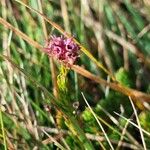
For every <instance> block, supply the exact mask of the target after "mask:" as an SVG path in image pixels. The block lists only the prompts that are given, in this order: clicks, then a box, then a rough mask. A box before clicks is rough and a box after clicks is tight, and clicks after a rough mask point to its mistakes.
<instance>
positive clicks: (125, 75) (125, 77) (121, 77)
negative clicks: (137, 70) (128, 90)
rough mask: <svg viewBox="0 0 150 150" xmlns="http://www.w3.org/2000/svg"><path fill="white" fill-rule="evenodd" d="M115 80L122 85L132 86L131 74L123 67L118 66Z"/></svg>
mask: <svg viewBox="0 0 150 150" xmlns="http://www.w3.org/2000/svg"><path fill="white" fill-rule="evenodd" d="M115 77H116V80H117V81H118V82H119V83H121V84H122V85H124V86H127V87H133V83H134V82H133V81H132V79H131V75H130V74H129V72H127V71H126V70H125V69H124V68H120V69H119V70H118V71H117V72H116V73H115Z"/></svg>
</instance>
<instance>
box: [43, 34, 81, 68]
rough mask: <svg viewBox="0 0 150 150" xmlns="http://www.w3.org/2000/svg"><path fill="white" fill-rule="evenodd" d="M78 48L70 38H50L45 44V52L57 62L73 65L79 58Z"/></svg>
mask: <svg viewBox="0 0 150 150" xmlns="http://www.w3.org/2000/svg"><path fill="white" fill-rule="evenodd" d="M79 49H80V47H79V46H78V45H77V44H76V43H75V42H74V41H73V39H72V38H64V37H63V36H61V37H59V36H58V37H57V36H51V38H50V39H49V41H47V42H46V45H45V48H44V50H45V52H46V53H47V54H48V55H49V56H51V57H54V58H56V59H58V60H59V61H61V62H63V63H65V64H68V65H73V64H74V63H75V61H76V59H77V58H78V57H79Z"/></svg>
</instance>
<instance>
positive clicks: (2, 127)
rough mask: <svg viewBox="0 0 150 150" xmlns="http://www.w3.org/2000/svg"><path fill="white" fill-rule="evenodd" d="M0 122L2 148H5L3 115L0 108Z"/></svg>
mask: <svg viewBox="0 0 150 150" xmlns="http://www.w3.org/2000/svg"><path fill="white" fill-rule="evenodd" d="M0 124H1V130H2V136H3V144H4V150H7V146H6V138H5V131H4V124H3V117H2V112H1V109H0Z"/></svg>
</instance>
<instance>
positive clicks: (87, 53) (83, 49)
mask: <svg viewBox="0 0 150 150" xmlns="http://www.w3.org/2000/svg"><path fill="white" fill-rule="evenodd" d="M15 1H17V2H18V3H20V4H21V5H23V6H25V7H27V8H28V9H30V10H32V11H34V12H35V13H37V14H38V15H40V16H42V17H43V18H44V19H45V20H46V21H47V22H48V23H49V24H51V25H52V26H53V27H54V28H55V29H57V30H58V31H59V32H60V33H62V34H63V35H64V36H66V37H68V38H72V39H73V40H74V42H75V43H77V44H78V45H79V46H80V48H81V50H82V51H83V53H85V54H86V55H87V56H88V57H89V58H90V59H91V60H92V61H93V62H94V63H95V64H96V65H97V66H98V67H100V68H101V69H102V70H103V71H104V72H105V73H106V74H108V75H109V76H110V77H111V78H112V79H113V80H114V81H115V77H114V76H113V75H112V74H111V72H109V71H108V70H107V69H106V68H105V67H104V66H103V64H102V63H100V62H99V61H98V60H96V58H95V57H94V56H93V55H92V54H91V53H90V52H89V50H87V49H86V48H85V47H84V46H82V45H81V44H80V43H79V42H78V41H77V40H76V39H75V38H73V37H72V36H71V35H70V34H68V33H66V32H65V31H64V30H63V29H62V28H61V27H60V26H59V25H58V24H56V23H55V22H53V21H51V20H50V19H49V18H47V17H46V16H45V15H43V14H42V13H40V12H38V11H37V10H35V9H33V8H31V7H29V6H28V5H26V4H25V3H23V2H21V1H19V0H15Z"/></svg>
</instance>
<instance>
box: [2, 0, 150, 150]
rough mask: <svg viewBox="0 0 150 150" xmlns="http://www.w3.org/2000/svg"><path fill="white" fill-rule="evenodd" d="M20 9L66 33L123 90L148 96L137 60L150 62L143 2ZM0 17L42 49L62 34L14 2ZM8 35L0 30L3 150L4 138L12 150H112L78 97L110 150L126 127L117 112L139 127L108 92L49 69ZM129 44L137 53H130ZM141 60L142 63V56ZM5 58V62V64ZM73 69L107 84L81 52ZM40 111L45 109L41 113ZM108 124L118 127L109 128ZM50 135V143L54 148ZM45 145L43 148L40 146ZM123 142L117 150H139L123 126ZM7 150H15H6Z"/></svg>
mask: <svg viewBox="0 0 150 150" xmlns="http://www.w3.org/2000/svg"><path fill="white" fill-rule="evenodd" d="M21 2H25V3H26V4H27V5H29V6H31V7H32V8H34V9H36V10H38V11H40V12H43V14H44V15H45V16H47V17H48V18H50V19H51V20H52V21H54V22H55V23H57V24H58V25H60V26H61V27H62V28H64V29H65V32H66V33H68V32H69V33H70V34H71V35H72V36H73V35H74V37H75V38H76V39H78V40H79V42H80V43H81V45H83V46H85V47H87V48H88V49H89V52H90V53H91V54H93V55H94V56H95V58H96V59H97V60H98V61H100V62H102V64H103V66H105V67H104V68H105V69H106V68H108V70H110V72H112V74H113V75H114V76H115V78H116V80H117V82H118V83H120V84H121V85H122V86H123V87H129V88H134V89H135V90H136V89H137V90H139V91H142V92H145V93H150V82H149V81H150V68H149V62H148V61H147V62H144V61H143V62H141V60H142V59H143V60H149V56H150V50H149V48H150V42H149V41H150V32H149V25H148V24H149V22H150V17H149V8H150V5H149V2H148V1H146V0H145V1H138V0H134V1H131V0H122V1H121V0H120V1H116V0H96V1H93V0H88V1H86V0H85V1H84V0H82V1H81V0H79V1H76V0H60V2H59V1H54V0H52V1H48V0H44V1H42V0H38V1H35V0H29V1H21ZM63 2H64V3H63ZM146 2H147V3H146ZM0 16H1V17H2V18H4V19H5V20H6V21H8V22H9V23H10V24H12V25H13V26H14V27H15V28H16V29H19V30H20V31H22V32H23V33H25V34H26V35H27V37H30V38H31V39H33V40H35V41H36V42H38V43H39V44H41V45H42V46H44V43H45V41H46V40H47V39H46V37H47V36H50V35H53V34H54V35H55V34H56V35H60V33H59V31H58V30H56V29H54V27H53V26H52V25H50V24H48V23H47V22H46V21H44V20H43V17H42V16H41V15H39V14H36V13H35V12H33V11H31V10H29V9H27V8H25V7H24V5H23V4H20V3H17V2H16V1H8V0H1V1H0ZM147 25H148V26H147ZM7 27H8V26H3V25H1V24H0V32H1V36H0V109H1V107H4V108H5V109H6V110H5V111H4V112H2V120H1V122H2V123H3V125H4V127H3V128H2V125H1V129H0V130H1V131H0V149H3V148H4V145H5V144H4V143H5V142H4V141H5V140H4V137H5V136H6V143H7V146H9V147H8V148H9V149H15V148H17V149H23V150H24V149H36V148H39V149H41V150H49V149H58V147H59V146H58V144H60V145H61V146H62V147H65V148H66V149H71V150H72V149H75V150H78V149H79V150H80V149H87V150H92V149H94V148H95V149H101V147H102V146H103V147H105V149H110V147H109V144H108V142H107V141H106V139H105V136H104V133H103V132H102V131H101V130H100V128H99V126H98V124H97V122H96V120H95V118H94V116H93V114H92V113H91V111H90V109H89V108H88V107H86V108H85V103H84V101H83V98H82V96H81V94H80V93H81V92H83V93H84V95H85V97H86V98H87V99H88V100H89V103H90V105H91V107H92V109H93V111H94V112H95V113H96V117H97V118H98V120H99V121H100V122H101V123H102V126H103V128H104V130H105V132H106V134H107V136H108V138H109V139H110V141H111V142H112V144H113V147H114V149H115V148H116V146H117V145H118V142H119V140H120V138H121V136H122V129H123V128H124V127H125V125H126V120H125V119H123V118H121V117H119V116H117V115H116V114H115V113H114V112H117V113H119V114H120V115H122V116H124V117H126V118H127V119H128V118H131V121H132V122H134V123H137V122H136V120H135V116H134V115H133V108H132V107H131V104H130V101H129V98H128V97H127V96H124V95H122V94H120V93H119V92H117V91H113V90H112V89H110V87H109V86H107V87H106V86H104V85H103V84H98V83H93V82H94V80H92V81H89V79H85V78H84V76H80V75H78V74H77V72H73V71H71V69H70V68H66V67H65V66H60V64H59V62H56V61H55V60H54V68H55V70H53V69H52V66H51V63H50V62H51V61H49V58H48V57H47V56H46V55H45V54H44V52H43V50H42V49H40V50H41V51H40V50H39V49H36V48H34V46H33V45H30V43H28V42H26V41H24V40H23V39H22V38H21V37H20V36H19V35H17V34H16V32H14V31H12V30H10V29H7ZM107 31H111V32H113V33H114V34H115V35H117V36H119V39H115V37H110V36H109V35H108V34H107ZM66 33H64V34H66ZM119 40H121V42H120V41H119ZM124 41H125V42H124ZM129 43H130V44H131V45H133V46H134V47H135V48H136V49H137V51H135V52H134V50H133V49H132V46H131V47H130V45H129ZM128 46H129V47H128ZM139 52H140V54H142V55H139ZM4 55H6V56H7V58H8V59H6V58H4V57H3V56H4ZM126 57H127V58H126ZM139 57H141V58H142V59H141V58H140V59H139ZM125 58H126V59H125ZM139 60H140V61H139ZM77 64H78V65H80V66H81V67H83V68H85V69H87V70H88V71H90V72H91V73H93V74H96V75H97V76H100V77H102V78H103V79H108V74H107V73H104V72H103V71H102V70H100V69H99V67H97V65H96V63H95V62H93V61H92V59H91V58H88V57H87V56H86V55H85V54H83V53H82V52H81V53H80V58H79V59H78V62H77ZM126 64H127V65H128V66H127V67H125V65H126ZM53 74H54V77H55V78H56V80H57V84H58V91H57V94H58V97H57V98H55V97H54V96H53V94H52V91H53V89H54V82H55V81H54V78H53ZM83 75H84V73H83ZM86 75H87V74H86ZM89 76H90V75H89ZM108 82H109V81H108ZM110 82H114V81H112V80H110ZM117 82H115V83H116V84H117ZM106 93H107V94H106ZM141 99H142V98H141ZM74 101H78V102H79V103H80V105H79V108H77V109H76V108H74V107H73V102H74ZM148 105H149V104H148ZM45 106H49V107H48V108H47V109H45ZM136 109H137V113H138V117H139V120H140V123H141V126H142V128H143V129H144V130H146V131H147V132H150V124H149V122H150V112H149V110H146V108H143V109H140V107H138V105H137V107H136ZM112 117H114V118H115V119H116V120H117V121H118V124H115V123H114V122H112V120H111V119H112ZM27 127H33V129H34V130H32V131H31V130H29V128H27ZM121 127H122V128H121ZM53 128H54V130H53ZM43 129H45V130H44V131H43ZM57 130H58V132H56V131H57ZM2 132H3V133H5V136H3V134H2ZM45 132H46V133H47V134H45ZM61 132H62V133H61ZM127 132H128V134H127ZM86 133H90V135H91V137H92V138H93V139H91V137H88V138H87V134H86ZM48 135H50V136H52V137H54V140H55V141H52V139H51V138H49V137H48ZM98 136H100V137H103V140H102V142H101V143H100V141H99V140H97V139H96V138H98ZM55 137H56V138H55ZM48 138H49V141H48V143H47V144H43V143H44V142H45V141H46V140H47V139H48ZM149 138H150V137H149V136H148V135H146V134H144V139H145V142H146V146H147V149H150V140H149ZM114 141H115V142H114ZM136 141H137V142H136ZM123 142H125V144H122V145H121V148H120V149H128V148H127V147H126V145H128V146H129V147H130V146H132V145H134V146H136V147H138V148H139V147H142V144H141V137H140V134H139V130H138V129H137V128H136V127H134V126H133V125H131V123H129V124H128V127H127V131H126V133H125V136H124V138H123ZM131 144H132V145H131ZM11 145H12V146H14V148H11ZM67 147H68V148H67ZM129 149H132V148H131V147H130V148H129ZM141 149H142V148H141Z"/></svg>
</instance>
